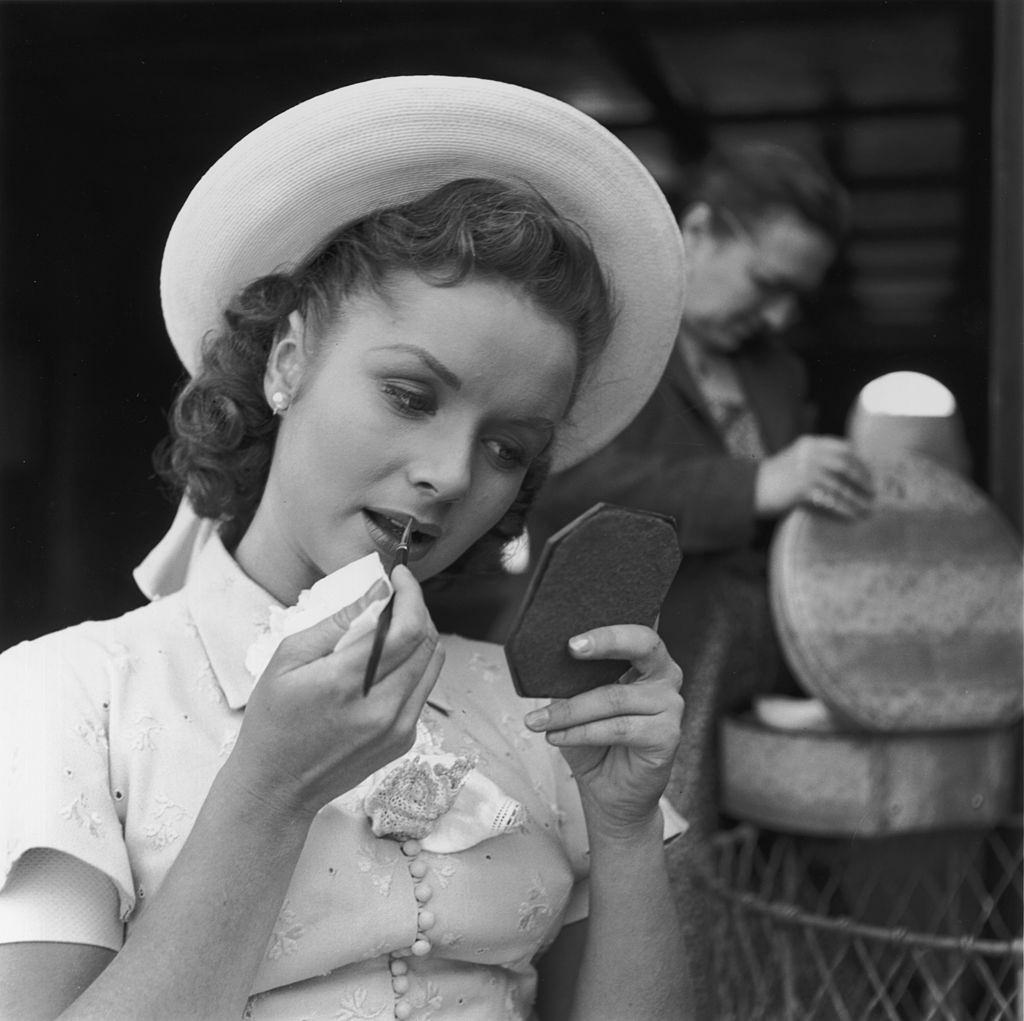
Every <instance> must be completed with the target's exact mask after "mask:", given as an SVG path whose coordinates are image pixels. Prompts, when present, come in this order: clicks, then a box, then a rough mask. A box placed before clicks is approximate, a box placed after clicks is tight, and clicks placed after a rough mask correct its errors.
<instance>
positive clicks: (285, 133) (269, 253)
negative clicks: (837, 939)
mask: <svg viewBox="0 0 1024 1021" xmlns="http://www.w3.org/2000/svg"><path fill="white" fill-rule="evenodd" d="M462 177H490V178H495V179H498V180H502V181H505V182H507V183H512V184H516V183H518V184H524V183H525V184H528V185H530V186H532V187H533V188H535V189H536V190H537V191H538V192H540V194H541V195H543V196H544V197H545V198H546V199H547V200H548V201H549V202H550V203H551V204H552V205H553V206H554V208H555V209H556V210H558V212H559V213H561V214H562V215H563V216H565V217H567V218H569V219H571V220H574V221H575V222H576V223H578V224H579V225H580V226H582V227H583V228H584V229H585V231H586V232H587V234H588V235H589V237H590V240H591V243H592V245H593V247H594V249H595V251H596V253H597V256H598V259H599V260H600V262H601V265H602V267H603V268H604V271H605V274H606V275H607V277H608V278H609V280H610V282H611V286H612V291H613V294H614V295H615V298H616V302H617V305H618V318H617V320H616V324H615V328H614V330H613V333H612V336H611V338H610V341H609V343H608V346H607V348H606V350H605V352H604V353H603V354H602V356H601V358H600V359H599V361H598V362H597V364H596V365H595V366H594V367H593V369H592V370H591V372H590V374H589V376H588V378H587V379H586V380H585V381H584V384H583V386H582V387H581V390H580V393H579V396H578V398H577V401H576V403H575V405H574V407H573V409H572V412H571V419H570V421H568V422H566V423H564V424H563V425H562V426H561V427H560V429H559V434H558V437H557V439H556V443H555V449H554V452H553V467H554V470H555V471H558V470H560V469H563V468H566V467H568V466H570V465H572V464H575V463H576V462H578V461H580V460H582V459H583V458H584V457H586V456H587V455H588V454H590V453H592V452H594V451H596V450H598V449H599V448H601V447H602V446H604V445H605V444H606V443H607V442H608V441H609V440H611V439H612V437H613V436H615V435H616V434H617V433H618V432H619V431H621V430H622V429H623V428H624V427H625V426H626V425H627V424H628V423H629V422H630V421H632V419H633V418H634V417H635V416H636V414H637V412H639V410H640V408H641V407H642V406H643V404H644V402H645V401H646V399H647V398H648V396H649V395H650V394H651V392H652V391H653V389H654V387H655V385H656V383H657V381H658V379H659V377H660V375H661V372H662V370H663V369H664V366H665V363H666V362H667V360H668V356H669V353H670V352H671V349H672V345H673V343H674V340H675V336H676V332H677V329H678V326H679V319H680V316H681V315H682V303H683V282H684V256H683V245H682V240H681V236H680V233H679V230H678V227H677V225H676V221H675V217H674V216H673V214H672V211H671V209H670V208H669V205H668V203H667V201H666V199H665V197H664V195H663V194H662V192H661V189H660V188H659V187H658V185H657V183H656V182H655V181H654V179H653V178H652V177H651V175H650V173H648V171H647V170H646V168H645V167H644V166H643V164H642V163H641V162H640V160H639V159H638V158H637V157H636V155H635V154H634V153H633V152H632V151H631V150H630V149H629V148H628V147H627V146H626V145H624V144H623V143H622V142H621V141H620V140H619V139H618V138H616V137H615V136H614V135H613V134H612V133H611V132H610V131H608V130H607V129H606V128H604V127H603V126H602V125H600V124H598V123H597V121H595V120H594V119H593V118H591V117H589V116H587V115H586V114H584V113H582V112H581V111H579V110H577V109H576V108H575V107H573V106H570V105H569V104H567V103H563V102H561V101H560V100H557V99H553V98H552V97H550V96H546V95H543V94H541V93H538V92H534V91H532V90H530V89H525V88H521V87H519V86H516V85H509V84H506V83H503V82H496V81H487V80H483V79H477V78H460V77H446V76H435V75H416V76H405V77H395V78H380V79H375V80H371V81H366V82H361V83H358V84H355V85H348V86H345V87H343V88H339V89H335V90H334V91H332V92H327V93H324V94H323V95H320V96H316V97H314V98H312V99H309V100H307V101H305V102H303V103H299V104H298V105H297V106H293V107H291V108H290V109H288V110H285V111H284V112H283V113H281V114H279V115H278V116H276V117H273V118H271V119H270V120H269V121H267V122H266V123H264V124H262V125H261V126H260V127H258V128H256V129H255V130H254V131H252V132H250V133H249V134H248V135H246V136H245V137H244V138H242V139H241V141H239V142H238V143H237V144H235V145H234V146H233V147H232V148H231V149H229V150H228V152H227V153H225V154H224V155H223V156H222V157H221V158H220V159H219V160H218V161H217V162H216V163H215V164H214V165H213V166H212V167H211V168H210V169H209V170H208V171H207V172H206V174H204V175H203V177H202V178H201V179H200V180H199V183H198V184H197V185H196V186H195V188H194V189H193V190H192V192H191V194H190V195H189V196H188V198H187V199H186V200H185V204H184V206H183V207H182V209H181V211H180V212H179V213H178V216H177V218H176V219H175V221H174V224H173V226H172V227H171V231H170V234H169V236H168V239H167V244H166V247H165V249H164V256H163V264H162V267H161V272H160V295H161V302H162V305H163V314H164V321H165V323H166V325H167V331H168V334H169V335H170V338H171V341H172V342H173V344H174V347H175V349H176V350H177V352H178V356H179V357H180V359H181V361H182V363H183V364H184V366H185V368H186V369H188V370H189V371H190V372H193V371H195V369H196V367H197V364H198V360H199V350H200V344H201V341H202V338H203V336H204V335H205V334H207V333H208V332H210V331H211V330H218V329H220V328H221V326H222V312H223V309H224V308H225V306H226V305H227V303H228V302H229V300H230V299H231V298H232V297H233V295H234V294H235V293H236V292H237V291H238V290H239V289H240V288H242V287H244V286H245V285H246V284H248V283H250V282H251V281H252V280H254V279H256V278H257V277H259V276H262V275H264V274H267V273H271V272H274V271H277V270H280V269H287V268H289V267H290V266H292V265H294V264H295V263H297V262H298V261H300V260H301V259H302V258H303V257H305V256H306V254H307V253H308V252H309V251H310V250H311V249H312V248H313V247H314V246H315V245H317V244H318V243H319V242H320V241H321V240H322V239H323V237H325V236H326V235H327V234H328V233H329V232H330V231H332V230H334V229H335V228H336V227H338V226H340V225H342V224H343V223H346V222H347V221H350V220H352V219H355V218H357V217H360V216H363V215H365V214H367V213H369V212H372V211H373V210H374V209H378V208H381V207H385V206H392V205H395V204H398V203H402V202H406V201H408V200H411V199H414V198H418V197H420V196H421V195H423V194H425V193H426V192H428V191H430V190H432V189H434V188H436V187H438V186H440V185H442V184H444V183H446V182H448V181H451V180H455V179H456V178H462ZM210 531H211V523H209V522H199V521H198V519H196V517H195V515H194V514H193V513H191V510H190V508H189V507H188V506H187V501H183V505H182V508H181V509H180V510H179V514H178V517H177V518H176V519H175V523H174V525H172V528H171V532H170V533H169V534H168V535H167V537H165V539H164V540H163V542H161V544H160V545H159V546H158V547H157V548H156V549H155V550H154V551H153V553H151V554H150V556H149V557H148V558H147V560H146V561H145V562H144V563H143V564H142V565H140V567H139V568H137V569H136V572H135V577H136V580H137V581H138V582H139V584H140V586H141V587H142V589H143V591H144V592H146V593H147V594H148V595H150V596H151V597H152V596H153V595H155V594H162V593H165V592H169V591H174V589H175V587H180V584H181V583H182V582H183V581H184V574H185V573H186V572H187V563H188V561H189V560H190V559H191V557H192V556H194V554H195V552H196V550H197V549H198V547H199V546H200V545H201V544H202V543H203V542H204V541H205V538H206V537H207V536H208V535H209V534H210Z"/></svg>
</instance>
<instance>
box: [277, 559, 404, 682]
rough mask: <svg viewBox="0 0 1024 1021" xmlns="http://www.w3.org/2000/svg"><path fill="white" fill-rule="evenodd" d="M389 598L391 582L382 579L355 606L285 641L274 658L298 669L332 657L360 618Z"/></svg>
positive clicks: (286, 666) (350, 605)
mask: <svg viewBox="0 0 1024 1021" xmlns="http://www.w3.org/2000/svg"><path fill="white" fill-rule="evenodd" d="M387 595H388V585H387V582H386V581H384V579H382V578H378V579H377V580H376V581H375V582H374V583H373V584H372V585H371V586H370V587H369V588H368V589H367V590H366V592H364V593H363V594H362V595H361V596H360V597H359V598H358V599H357V600H356V601H355V602H354V603H350V604H349V605H348V606H345V607H342V609H340V610H338V611H337V612H336V613H332V614H331V615H330V616H329V617H326V618H324V619H323V620H321V621H319V622H317V623H316V624H314V625H313V626H312V627H308V628H306V629H305V630H303V631H297V632H296V633H295V634H294V635H289V636H288V637H287V638H285V639H284V640H283V641H282V642H281V645H280V647H279V648H278V651H277V652H276V653H275V655H274V658H275V659H276V660H278V662H282V661H283V664H284V666H285V669H294V668H295V667H297V666H301V665H303V664H305V663H311V662H312V661H313V660H316V659H320V658H321V657H323V656H327V655H329V654H330V653H332V652H333V651H334V650H335V648H336V646H337V644H338V642H339V641H340V640H341V639H342V637H343V636H344V635H345V634H347V633H348V631H349V629H350V628H351V626H352V624H353V623H354V622H355V621H356V620H357V618H359V617H360V616H361V615H362V614H363V613H364V612H365V611H366V610H367V609H368V608H369V607H370V606H372V605H373V604H374V603H375V602H378V601H383V600H384V599H386V598H387Z"/></svg>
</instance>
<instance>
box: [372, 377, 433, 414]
mask: <svg viewBox="0 0 1024 1021" xmlns="http://www.w3.org/2000/svg"><path fill="white" fill-rule="evenodd" d="M381 389H382V390H383V392H384V395H385V396H386V397H387V399H388V400H389V401H390V402H391V403H392V404H393V405H394V406H395V407H396V408H397V409H398V410H399V411H401V412H402V413H403V414H406V415H431V414H433V413H434V411H435V410H436V405H435V403H434V396H433V394H431V393H428V392H425V391H423V390H418V389H415V388H413V387H409V386H402V385H401V384H399V383H385V384H384V385H383V387H382V388H381Z"/></svg>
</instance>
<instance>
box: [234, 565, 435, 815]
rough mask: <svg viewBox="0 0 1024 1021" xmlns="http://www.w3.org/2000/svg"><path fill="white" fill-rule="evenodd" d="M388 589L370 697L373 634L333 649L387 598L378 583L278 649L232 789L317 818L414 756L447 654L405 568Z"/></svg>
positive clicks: (258, 695)
mask: <svg viewBox="0 0 1024 1021" xmlns="http://www.w3.org/2000/svg"><path fill="white" fill-rule="evenodd" d="M391 581H392V583H393V584H394V587H395V595H394V600H395V605H394V616H393V617H392V620H391V626H390V628H389V630H388V635H387V640H386V641H385V643H384V649H383V653H382V655H381V661H380V666H379V667H378V670H377V681H376V683H375V684H374V686H373V688H371V689H370V692H369V694H367V695H366V696H365V697H364V695H363V674H364V672H365V670H366V663H367V659H368V658H369V654H370V646H371V645H372V643H373V633H372V631H371V632H369V633H362V634H360V635H358V637H357V636H353V637H352V640H351V641H346V642H343V643H342V645H341V647H340V648H338V649H337V650H336V651H335V646H336V645H337V644H338V642H339V640H340V639H341V638H342V636H343V635H345V633H346V632H347V631H348V629H349V626H350V625H351V623H352V622H353V621H354V620H355V619H356V617H358V616H359V614H360V613H361V612H362V611H363V610H364V609H365V608H366V607H367V606H368V605H369V604H370V603H371V602H373V601H374V600H375V599H379V598H380V597H381V595H382V594H383V591H382V588H381V584H382V583H380V582H378V583H377V585H375V586H374V587H373V588H371V589H370V590H369V591H368V592H367V593H366V594H365V595H364V596H362V597H361V598H360V599H359V600H357V601H356V602H355V603H353V604H352V605H350V606H347V607H345V609H343V610H340V611H338V612H337V613H335V614H333V615H332V616H331V617H328V618H327V619H326V620H323V621H321V622H320V623H319V624H315V625H314V626H313V627H311V628H308V629H307V630H305V631H300V632H298V633H296V634H294V635H291V636H289V637H288V638H285V639H284V641H282V642H281V644H280V646H279V647H278V649H277V651H276V652H275V653H274V655H273V657H272V658H271V660H270V663H269V664H268V665H267V668H266V670H264V672H263V675H262V677H260V680H259V682H258V683H257V685H256V687H255V689H254V690H253V693H252V696H251V698H250V699H249V704H248V706H247V707H246V710H245V717H244V719H243V721H242V727H241V730H240V731H239V734H238V740H237V741H236V742H235V747H234V750H233V751H232V753H231V756H230V757H229V759H228V763H227V764H225V767H224V768H225V770H227V769H230V770H232V775H231V778H232V780H233V781H234V782H236V783H240V784H242V785H244V787H245V788H246V789H247V790H248V791H249V792H251V793H253V794H255V795H256V796H257V797H259V798H260V799H261V800H267V801H270V802H273V803H274V805H275V806H276V807H278V808H283V809H284V810H285V811H287V812H293V813H298V814H307V815H309V816H312V815H314V814H315V813H316V812H317V811H319V809H320V808H322V807H323V806H324V805H325V804H327V802H329V801H331V800H332V799H333V798H336V797H337V796H338V795H340V794H343V793H344V792H345V791H348V790H351V789H352V788H353V787H355V786H356V785H357V784H359V783H360V782H361V781H362V780H364V779H365V778H366V777H367V776H369V775H370V774H371V773H372V772H374V771H375V770H377V769H379V768H380V767H381V766H384V765H387V763H389V762H391V761H393V760H394V759H396V758H398V757H399V756H401V755H403V754H404V753H405V752H407V751H408V750H409V749H410V748H411V747H412V745H413V742H414V740H415V736H416V721H417V719H418V718H419V715H420V711H421V710H422V708H423V703H424V702H425V701H426V698H427V695H428V694H429V693H430V690H431V689H432V688H433V686H434V682H435V681H436V680H437V676H438V674H439V673H440V670H441V665H442V663H443V662H444V652H443V649H442V647H441V646H440V645H439V644H438V638H437V631H436V629H435V628H434V625H433V622H432V621H431V619H430V615H429V614H428V613H427V609H426V607H425V606H424V604H423V597H422V593H421V592H420V588H419V585H418V584H417V583H416V581H415V579H414V578H413V576H412V574H411V573H410V572H409V570H408V569H407V568H405V567H402V566H399V567H396V568H395V570H394V572H393V573H392V575H391Z"/></svg>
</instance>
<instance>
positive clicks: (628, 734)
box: [526, 624, 683, 746]
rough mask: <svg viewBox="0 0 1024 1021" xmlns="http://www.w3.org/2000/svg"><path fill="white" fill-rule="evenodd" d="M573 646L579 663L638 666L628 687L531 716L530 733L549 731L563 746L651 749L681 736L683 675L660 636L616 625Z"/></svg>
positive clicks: (597, 691)
mask: <svg viewBox="0 0 1024 1021" xmlns="http://www.w3.org/2000/svg"><path fill="white" fill-rule="evenodd" d="M577 639H583V640H584V641H577ZM570 647H571V648H572V650H573V655H574V656H577V657H579V658H583V657H586V658H592V659H625V660H629V661H630V662H631V663H632V666H631V668H630V669H629V670H627V671H626V673H625V674H624V675H623V679H624V680H626V681H628V683H621V684H608V685H604V686H602V687H600V688H594V689H592V690H591V691H585V692H583V693H582V694H579V695H576V696H574V697H573V698H568V699H558V700H556V701H554V702H552V703H551V704H550V705H548V706H546V707H544V708H542V709H537V710H534V711H533V712H531V713H529V714H528V715H527V716H526V724H527V726H528V727H530V729H532V730H536V731H544V732H546V733H547V734H548V735H549V737H550V738H551V739H552V741H553V742H554V743H558V744H593V745H612V744H615V745H624V744H625V745H628V744H634V743H635V744H637V745H638V746H639V745H644V746H649V745H651V744H652V743H656V744H660V743H662V741H663V740H664V739H666V738H670V737H673V736H675V735H677V734H678V729H679V721H680V720H681V719H682V713H683V699H682V696H681V695H680V694H679V689H680V687H681V685H682V671H681V670H680V669H679V666H678V665H677V664H676V662H675V661H674V660H673V659H672V658H671V657H670V656H669V654H668V650H667V649H666V648H665V645H664V642H662V640H661V638H660V637H659V636H658V634H657V632H656V631H654V630H653V629H651V628H647V627H643V626H642V625H638V624H616V625H612V626H610V627H602V628H595V629H594V630H593V631H587V632H584V633H583V634H582V635H577V636H576V639H573V641H571V642H570ZM652 718H659V719H657V720H655V719H652ZM662 729H663V730H664V734H662V733H661V730H662ZM555 734H557V735H558V737H557V738H556V737H555V736H554V735H555Z"/></svg>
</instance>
